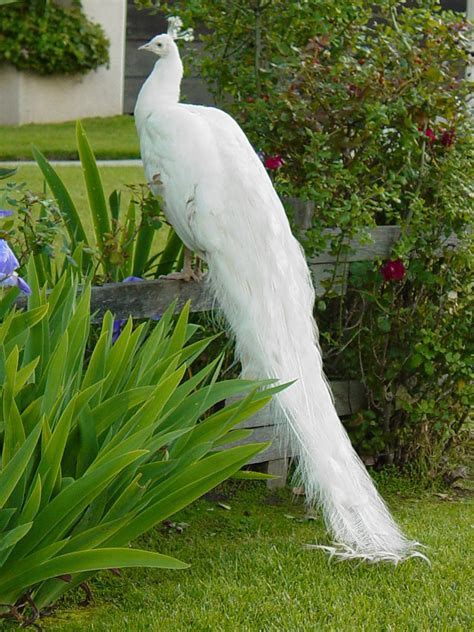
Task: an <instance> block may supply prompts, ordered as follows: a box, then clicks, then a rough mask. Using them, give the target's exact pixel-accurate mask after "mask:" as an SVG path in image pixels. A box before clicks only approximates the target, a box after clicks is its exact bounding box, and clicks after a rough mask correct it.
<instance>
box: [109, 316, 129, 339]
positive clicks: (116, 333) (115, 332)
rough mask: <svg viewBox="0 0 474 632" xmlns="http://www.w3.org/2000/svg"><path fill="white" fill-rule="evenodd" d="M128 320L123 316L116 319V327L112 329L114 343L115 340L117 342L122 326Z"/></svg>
mask: <svg viewBox="0 0 474 632" xmlns="http://www.w3.org/2000/svg"><path fill="white" fill-rule="evenodd" d="M126 322H127V321H125V320H123V319H122V318H119V319H117V320H114V328H113V329H112V344H113V343H114V342H117V340H118V337H119V336H120V334H121V333H122V327H123V326H124V324H125V323H126Z"/></svg>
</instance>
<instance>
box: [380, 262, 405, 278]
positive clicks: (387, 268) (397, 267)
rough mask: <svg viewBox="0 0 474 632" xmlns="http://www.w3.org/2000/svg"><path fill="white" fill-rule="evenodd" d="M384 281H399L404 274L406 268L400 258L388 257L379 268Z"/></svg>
mask: <svg viewBox="0 0 474 632" xmlns="http://www.w3.org/2000/svg"><path fill="white" fill-rule="evenodd" d="M380 272H381V274H382V276H383V278H384V281H401V280H402V279H403V277H404V276H405V273H406V269H405V266H404V265H403V261H402V260H401V259H395V260H392V259H389V260H388V261H386V262H385V263H384V264H383V266H382V267H381V268H380Z"/></svg>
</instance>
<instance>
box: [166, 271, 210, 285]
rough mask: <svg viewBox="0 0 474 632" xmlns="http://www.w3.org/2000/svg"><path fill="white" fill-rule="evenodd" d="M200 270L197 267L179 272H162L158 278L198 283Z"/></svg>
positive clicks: (200, 274)
mask: <svg viewBox="0 0 474 632" xmlns="http://www.w3.org/2000/svg"><path fill="white" fill-rule="evenodd" d="M202 277H203V274H202V271H201V270H198V269H196V270H195V269H189V270H181V272H171V273H170V274H163V275H161V276H160V279H165V280H167V281H186V282H187V283H189V281H196V283H199V282H200V281H202Z"/></svg>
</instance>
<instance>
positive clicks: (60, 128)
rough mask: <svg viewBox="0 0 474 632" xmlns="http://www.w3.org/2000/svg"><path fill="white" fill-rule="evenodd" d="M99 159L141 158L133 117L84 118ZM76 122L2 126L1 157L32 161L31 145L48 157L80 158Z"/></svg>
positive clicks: (0, 127) (0, 132) (0, 129)
mask: <svg viewBox="0 0 474 632" xmlns="http://www.w3.org/2000/svg"><path fill="white" fill-rule="evenodd" d="M82 123H83V126H84V129H85V130H86V134H87V136H88V138H89V141H90V143H91V145H92V147H93V148H94V152H95V154H96V157H97V158H109V159H119V158H139V157H140V151H139V144H138V137H137V133H136V131H135V123H134V120H133V117H132V116H128V115H124V116H112V117H109V118H90V119H84V120H83V121H82ZM75 126H76V123H75V121H70V122H68V123H51V124H43V125H39V124H30V125H22V126H20V127H12V126H0V160H14V159H17V160H32V155H31V145H32V144H34V145H36V146H37V147H38V148H39V149H40V150H41V151H42V152H43V153H44V154H46V156H47V158H50V159H61V160H62V159H77V158H78V155H77V150H76V132H75Z"/></svg>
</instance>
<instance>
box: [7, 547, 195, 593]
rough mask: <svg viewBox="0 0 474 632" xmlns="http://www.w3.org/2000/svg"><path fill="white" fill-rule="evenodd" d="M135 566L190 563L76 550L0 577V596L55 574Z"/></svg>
mask: <svg viewBox="0 0 474 632" xmlns="http://www.w3.org/2000/svg"><path fill="white" fill-rule="evenodd" d="M135 566H142V567H143V566H145V567H149V568H167V569H173V570H183V569H185V568H188V567H189V564H185V563H184V562H180V561H179V560H177V559H175V558H174V557H169V556H167V555H161V554H160V553H152V552H150V551H140V550H138V549H121V548H104V549H92V550H90V551H76V552H74V553H66V554H65V555H59V556H57V557H54V558H53V559H50V560H48V561H46V562H43V563H42V564H39V565H38V566H35V567H32V568H30V569H28V570H27V571H25V572H23V573H21V572H20V573H17V574H15V575H13V577H12V578H11V579H10V580H8V581H2V579H1V576H0V593H5V592H8V591H9V590H12V589H15V590H17V589H23V588H26V587H28V586H31V585H33V584H36V583H38V582H40V581H43V580H45V579H48V578H50V577H57V576H58V575H65V574H70V573H81V572H84V571H97V570H101V569H107V568H109V569H110V568H132V567H135Z"/></svg>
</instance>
